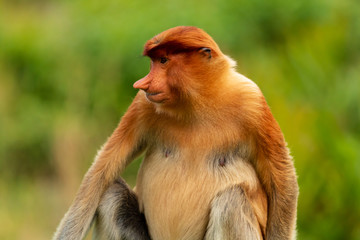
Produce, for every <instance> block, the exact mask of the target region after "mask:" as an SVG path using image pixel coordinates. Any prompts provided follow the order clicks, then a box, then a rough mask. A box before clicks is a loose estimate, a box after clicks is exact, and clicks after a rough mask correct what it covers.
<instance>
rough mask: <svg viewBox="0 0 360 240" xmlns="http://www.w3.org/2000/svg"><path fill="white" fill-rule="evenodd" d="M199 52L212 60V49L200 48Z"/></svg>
mask: <svg viewBox="0 0 360 240" xmlns="http://www.w3.org/2000/svg"><path fill="white" fill-rule="evenodd" d="M199 52H200V53H201V54H202V55H203V56H205V57H207V58H208V59H210V58H211V49H210V48H207V47H203V48H200V50H199Z"/></svg>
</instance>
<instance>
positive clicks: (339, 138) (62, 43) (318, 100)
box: [0, 0, 360, 239]
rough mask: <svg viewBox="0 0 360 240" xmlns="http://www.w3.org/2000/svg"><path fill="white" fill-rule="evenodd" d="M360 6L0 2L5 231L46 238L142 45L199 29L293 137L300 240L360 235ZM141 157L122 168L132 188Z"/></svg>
mask: <svg viewBox="0 0 360 240" xmlns="http://www.w3.org/2000/svg"><path fill="white" fill-rule="evenodd" d="M359 10H360V4H359V3H358V2H357V1H355V0H354V1H340V0H335V1H325V0H319V1H312V0H304V1H285V0H274V1H265V0H253V1H235V0H232V1H230V0H229V1H223V0H221V1H220V0H208V1H203V0H200V1H191V0H183V1H159V0H153V1H136V0H135V1H124V0H108V1H99V0H87V1H85V0H78V1H66V0H63V1H43V0H36V1H25V0H16V1H0V196H1V200H0V225H1V226H4V227H2V228H1V230H0V238H1V239H49V238H50V235H51V232H52V231H53V230H55V226H56V224H57V223H58V221H59V220H60V218H61V214H63V213H64V211H65V209H66V207H67V206H68V205H69V203H70V201H71V199H72V198H73V196H74V194H75V191H76V189H77V187H78V185H79V182H80V180H81V177H82V176H83V174H84V172H85V171H86V169H87V168H88V167H89V165H90V163H91V161H92V159H93V157H94V155H95V154H96V150H97V149H98V148H99V146H100V145H101V144H102V143H103V142H104V141H105V140H106V137H107V136H108V135H109V134H110V133H111V132H112V130H113V129H114V128H115V126H116V124H117V122H118V121H119V118H120V116H121V115H122V114H123V113H124V112H125V111H126V108H127V106H128V105H129V103H130V102H131V100H132V98H133V96H134V95H135V93H136V91H135V90H134V89H132V83H133V82H135V81H136V80H137V79H139V78H141V77H142V76H144V75H145V74H146V73H147V71H148V64H149V62H148V60H147V59H146V58H143V57H142V56H141V53H142V47H143V44H144V43H145V41H146V40H148V39H149V38H151V37H152V36H153V35H155V34H157V33H159V32H161V31H163V30H165V29H167V28H170V27H173V26H177V25H195V26H198V27H201V28H203V29H204V30H206V31H207V32H208V33H209V34H210V35H212V36H213V37H214V39H215V40H216V41H217V42H218V44H219V46H220V47H221V49H223V51H224V52H225V53H226V54H228V55H230V56H231V57H232V58H234V59H235V60H237V62H238V70H239V72H241V73H243V74H244V75H246V76H248V77H250V78H251V79H253V80H254V81H255V82H256V83H257V84H258V85H259V86H260V87H261V89H262V90H263V92H264V95H265V97H266V99H267V101H268V103H269V105H270V106H271V108H272V111H273V113H274V115H275V117H276V118H277V120H278V121H279V123H280V126H281V127H282V129H283V131H284V133H285V137H286V139H287V141H288V143H289V147H290V148H291V150H292V154H293V156H294V160H295V165H296V168H297V173H298V176H299V184H300V198H299V208H298V238H299V239H360V221H359V219H360V205H359V202H360V188H359V185H360V174H359V173H360V106H359V104H360V97H359V95H360V44H359V42H360V17H359ZM139 164H140V161H136V162H134V163H133V164H131V165H130V166H129V168H128V170H127V171H126V172H125V173H124V176H125V178H127V179H128V181H130V183H131V184H132V185H134V182H135V177H136V172H137V168H138V166H139ZM54 189H57V191H55V190H54ZM49 194H51V196H52V197H51V198H49V199H48V201H46V199H45V200H44V198H45V197H46V196H47V195H49ZM63 198H66V201H67V202H62V201H61V200H59V199H63ZM36 201H38V202H39V203H42V206H36V204H35V202H36ZM59 206H61V207H59ZM44 208H45V209H44ZM22 212H25V213H26V214H24V215H23V216H22V215H21V213H22ZM47 212H51V213H52V214H50V215H49V214H47ZM34 216H35V217H34ZM36 218H38V219H42V220H41V221H39V222H36V221H33V219H36ZM26 221H29V222H26ZM26 224H28V225H29V226H32V227H26V228H24V229H25V230H19V229H17V227H19V226H22V225H24V226H26Z"/></svg>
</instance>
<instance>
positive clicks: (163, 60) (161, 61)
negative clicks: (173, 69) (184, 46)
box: [160, 57, 168, 64]
mask: <svg viewBox="0 0 360 240" xmlns="http://www.w3.org/2000/svg"><path fill="white" fill-rule="evenodd" d="M167 61H168V59H167V58H166V57H161V58H160V63H162V64H164V63H166V62H167Z"/></svg>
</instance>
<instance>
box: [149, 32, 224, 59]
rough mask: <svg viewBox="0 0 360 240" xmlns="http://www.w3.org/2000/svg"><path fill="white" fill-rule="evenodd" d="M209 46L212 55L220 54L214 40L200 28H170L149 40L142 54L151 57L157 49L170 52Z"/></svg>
mask: <svg viewBox="0 0 360 240" xmlns="http://www.w3.org/2000/svg"><path fill="white" fill-rule="evenodd" d="M203 47H206V48H210V49H211V50H212V51H213V54H214V55H220V54H222V53H221V51H220V49H219V47H218V45H217V44H216V42H215V41H214V40H213V39H212V38H211V37H210V36H209V35H208V34H207V33H206V32H205V31H203V30H202V29H199V28H196V27H189V26H179V27H174V28H170V29H168V30H166V31H164V32H162V33H160V34H158V35H156V36H155V37H153V38H152V39H150V40H149V41H147V42H146V44H145V47H144V52H143V54H144V56H149V57H152V54H153V53H154V52H155V51H156V50H159V49H167V50H169V51H170V52H171V53H176V52H182V51H193V50H198V49H200V48H203Z"/></svg>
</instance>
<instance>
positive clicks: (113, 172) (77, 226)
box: [53, 99, 146, 240]
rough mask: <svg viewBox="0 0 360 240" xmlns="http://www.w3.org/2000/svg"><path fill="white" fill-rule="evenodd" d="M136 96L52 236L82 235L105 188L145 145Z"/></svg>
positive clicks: (72, 237) (73, 238)
mask: <svg viewBox="0 0 360 240" xmlns="http://www.w3.org/2000/svg"><path fill="white" fill-rule="evenodd" d="M138 105H139V102H138V101H137V100H136V99H135V100H134V102H133V103H132V105H131V106H130V107H129V109H128V111H127V112H126V114H125V115H124V116H123V118H122V119H121V121H120V123H119V125H118V127H117V128H116V129H115V131H114V132H113V134H112V135H111V136H110V137H109V139H108V140H107V142H106V143H105V144H104V146H103V147H102V148H101V150H100V151H99V152H98V155H97V156H96V158H95V161H94V163H93V164H92V166H91V167H90V169H89V170H88V172H87V173H86V175H85V177H84V179H83V181H82V183H81V185H80V188H79V191H78V193H77V195H76V198H75V200H74V202H73V203H72V205H71V206H70V209H69V210H68V212H67V213H66V214H65V216H64V218H63V219H62V221H61V222H60V225H59V226H58V229H57V231H56V233H55V235H54V237H53V239H54V240H55V239H56V240H60V239H61V240H64V239H69V240H70V239H71V240H75V239H82V238H84V237H85V235H86V233H87V231H88V229H89V228H90V225H91V222H92V220H93V218H94V215H95V212H96V209H97V207H98V205H99V202H100V200H101V197H102V195H103V193H104V191H105V190H106V189H107V188H108V187H109V185H110V184H111V183H112V182H113V181H114V180H115V179H116V178H117V176H118V174H119V173H120V172H121V171H123V169H124V168H125V166H126V165H127V164H128V163H129V162H130V161H132V160H133V159H134V158H135V157H136V156H137V155H138V154H140V153H141V152H142V151H143V150H144V148H145V147H146V144H145V141H144V140H143V136H142V135H143V131H141V123H140V119H139V114H138V107H139V106H138Z"/></svg>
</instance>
